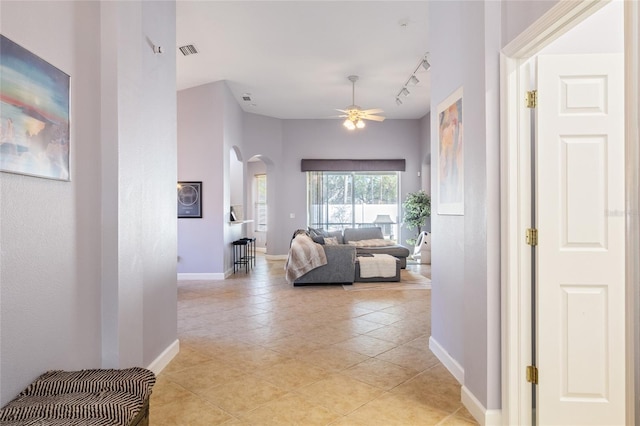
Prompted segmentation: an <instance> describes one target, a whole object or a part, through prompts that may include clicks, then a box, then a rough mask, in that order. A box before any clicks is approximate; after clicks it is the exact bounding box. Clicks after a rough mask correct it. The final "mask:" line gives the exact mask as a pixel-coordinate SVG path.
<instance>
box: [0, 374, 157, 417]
mask: <svg viewBox="0 0 640 426" xmlns="http://www.w3.org/2000/svg"><path fill="white" fill-rule="evenodd" d="M155 381H156V378H155V375H154V374H153V372H151V371H150V370H147V369H145V368H139V367H134V368H127V369H121V370H115V369H106V370H104V369H103V370H81V371H61V370H55V371H48V372H46V373H44V374H43V375H41V376H40V377H38V378H37V379H36V380H35V381H34V382H33V383H31V384H30V385H29V386H27V388H26V389H25V390H24V391H22V392H21V393H20V394H19V395H18V396H17V397H16V398H14V399H13V400H12V401H10V402H9V403H8V404H7V405H5V406H4V407H3V408H2V409H1V410H0V424H1V425H2V426H9V425H22V426H35V425H39V426H42V425H47V426H58V425H60V426H62V425H65V426H81V425H82V426H89V425H91V426H102V425H104V426H106V425H122V426H148V425H149V397H150V396H151V390H152V388H153V385H154V384H155Z"/></svg>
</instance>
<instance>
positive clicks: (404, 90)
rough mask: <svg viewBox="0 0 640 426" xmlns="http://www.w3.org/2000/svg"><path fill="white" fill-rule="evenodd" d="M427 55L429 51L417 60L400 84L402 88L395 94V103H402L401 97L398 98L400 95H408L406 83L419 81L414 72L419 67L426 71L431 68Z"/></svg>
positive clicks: (412, 83)
mask: <svg viewBox="0 0 640 426" xmlns="http://www.w3.org/2000/svg"><path fill="white" fill-rule="evenodd" d="M427 55H429V52H427V53H425V54H424V56H423V57H422V58H421V59H420V62H418V65H417V66H416V69H415V70H414V71H413V72H412V73H411V75H410V76H409V78H408V79H407V81H406V83H404V85H403V86H402V89H400V91H399V92H398V94H397V95H396V105H398V106H400V105H402V99H400V96H401V95H402V96H409V93H410V92H409V89H407V86H408V85H412V86H416V85H417V84H418V83H420V80H418V77H416V74H417V73H418V70H419V69H420V67H422V68H424V69H425V70H426V71H429V69H431V64H430V63H429V60H428V59H427Z"/></svg>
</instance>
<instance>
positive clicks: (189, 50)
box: [178, 44, 198, 56]
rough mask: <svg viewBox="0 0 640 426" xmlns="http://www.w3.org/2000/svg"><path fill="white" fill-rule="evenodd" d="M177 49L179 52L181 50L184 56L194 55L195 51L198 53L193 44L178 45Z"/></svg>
mask: <svg viewBox="0 0 640 426" xmlns="http://www.w3.org/2000/svg"><path fill="white" fill-rule="evenodd" d="M178 49H180V52H182V54H183V55H184V56H189V55H195V54H196V53H198V49H196V47H195V46H194V45H193V44H187V45H185V46H180V47H178Z"/></svg>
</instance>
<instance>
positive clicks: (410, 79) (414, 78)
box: [409, 75, 420, 86]
mask: <svg viewBox="0 0 640 426" xmlns="http://www.w3.org/2000/svg"><path fill="white" fill-rule="evenodd" d="M409 83H411V84H413V85H414V86H415V85H416V84H418V83H420V80H418V77H416V76H415V75H412V76H411V77H410V78H409Z"/></svg>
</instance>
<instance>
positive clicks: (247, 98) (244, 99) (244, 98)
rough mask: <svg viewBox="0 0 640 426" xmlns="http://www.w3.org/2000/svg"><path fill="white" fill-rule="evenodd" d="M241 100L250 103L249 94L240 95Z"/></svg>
mask: <svg viewBox="0 0 640 426" xmlns="http://www.w3.org/2000/svg"><path fill="white" fill-rule="evenodd" d="M242 100H243V101H245V102H251V93H245V94H244V95H242Z"/></svg>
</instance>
